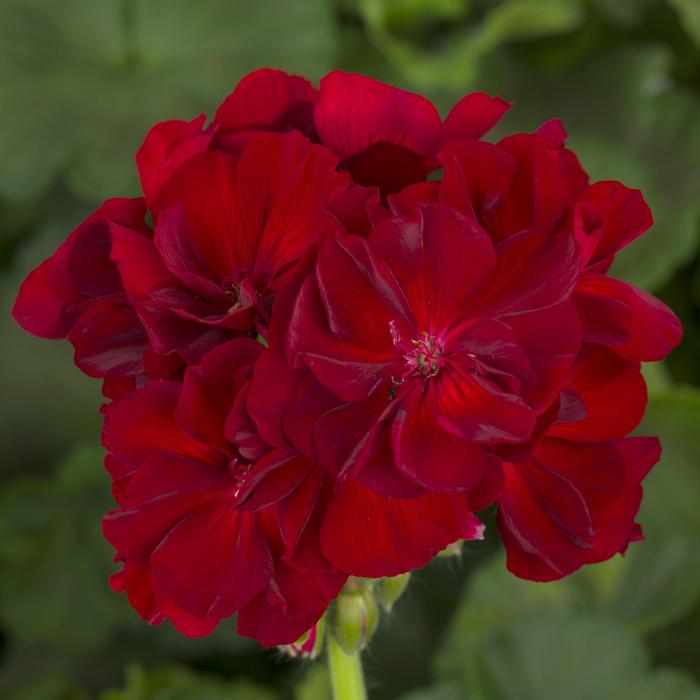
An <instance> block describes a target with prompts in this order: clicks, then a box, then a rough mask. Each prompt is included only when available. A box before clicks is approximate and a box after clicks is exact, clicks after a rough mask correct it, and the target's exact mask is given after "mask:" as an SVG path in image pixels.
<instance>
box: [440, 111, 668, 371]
mask: <svg viewBox="0 0 700 700" xmlns="http://www.w3.org/2000/svg"><path fill="white" fill-rule="evenodd" d="M565 138H566V132H565V131H564V129H563V127H562V126H561V124H560V123H559V122H558V121H553V122H548V123H547V124H545V125H544V126H543V127H541V128H540V129H539V130H538V132H537V133H536V134H517V135H515V136H509V137H507V138H505V139H503V140H502V141H500V142H499V143H498V144H488V143H483V142H476V141H467V140H462V141H459V142H454V143H451V144H449V146H448V147H447V150H446V153H444V154H443V160H444V162H445V176H444V179H443V181H442V184H441V188H440V197H441V198H442V200H443V201H447V202H448V203H449V204H450V205H451V206H454V207H456V208H458V209H459V210H460V211H463V212H464V213H466V214H468V215H470V216H473V217H474V218H475V219H476V220H477V221H479V222H480V223H481V224H482V225H483V226H484V229H485V230H486V231H488V233H489V235H490V236H491V237H492V238H493V239H494V241H502V240H506V239H507V238H509V237H510V236H514V235H517V234H519V233H520V232H521V231H523V230H526V229H532V228H535V229H537V230H539V231H542V232H546V233H548V234H549V236H550V237H556V236H557V235H559V234H560V232H562V231H563V232H566V233H567V234H571V233H573V234H574V235H575V237H576V241H577V243H578V245H579V250H580V252H581V275H580V277H579V281H578V283H577V287H576V294H575V297H574V301H575V303H576V306H577V309H578V311H579V313H580V314H581V316H582V319H583V322H584V338H585V339H586V340H589V341H591V342H596V343H601V344H604V345H608V346H609V347H610V348H611V349H612V350H613V351H614V352H616V353H618V354H620V355H622V356H623V357H628V358H630V359H636V360H642V361H656V360H661V359H663V358H664V357H665V356H666V355H667V354H668V353H669V352H670V351H671V350H672V349H673V348H674V347H675V346H676V345H678V343H679V342H680V339H681V335H682V329H681V325H680V322H679V321H678V319H677V318H676V317H675V315H674V314H673V312H672V311H671V310H670V309H669V308H668V307H667V306H666V305H665V304H663V303H662V302H660V301H659V300H658V299H655V298H654V297H653V296H652V295H650V294H648V293H647V292H645V291H643V290H641V289H637V288H635V287H633V286H632V285H630V284H627V283H625V282H622V281H620V280H617V279H614V278H613V277H609V276H608V275H607V272H608V270H609V268H610V266H611V265H612V263H613V261H614V259H615V254H616V253H617V252H618V251H619V250H621V249H622V248H624V247H625V246H627V245H628V244H630V243H631V242H632V241H634V240H635V239H636V238H638V237H639V236H641V235H642V234H643V233H644V232H645V231H646V230H647V229H649V228H650V227H651V225H652V223H653V219H652V215H651V212H650V211H649V207H648V206H647V204H646V202H645V201H644V198H643V197H642V195H641V193H640V192H639V191H638V190H632V189H630V188H628V187H625V186H624V185H622V184H621V183H619V182H612V181H603V182H596V183H593V184H589V182H588V176H587V175H586V174H585V172H584V171H583V170H582V169H581V166H580V165H579V163H578V159H577V158H576V156H575V155H574V154H573V153H572V152H571V151H569V150H568V149H566V148H565V147H564V141H565Z"/></svg>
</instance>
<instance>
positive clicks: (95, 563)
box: [0, 446, 126, 653]
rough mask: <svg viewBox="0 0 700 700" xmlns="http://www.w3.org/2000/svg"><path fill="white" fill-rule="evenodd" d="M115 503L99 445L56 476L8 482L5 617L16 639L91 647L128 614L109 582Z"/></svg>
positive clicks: (1, 587) (1, 559)
mask: <svg viewBox="0 0 700 700" xmlns="http://www.w3.org/2000/svg"><path fill="white" fill-rule="evenodd" d="M110 501H111V497H110V487H109V478H108V476H107V474H106V473H105V472H104V470H103V468H102V451H101V450H100V449H99V448H98V447H96V446H95V447H92V446H86V447H82V448H79V449H78V450H76V451H75V452H74V453H73V454H72V455H71V456H70V457H69V458H68V459H67V460H66V461H65V462H64V463H63V464H62V465H60V467H59V469H58V471H57V475H56V477H55V478H46V479H37V478H34V479H31V478H30V479H24V480H21V481H16V482H13V483H11V484H10V485H9V486H6V487H5V489H4V491H3V493H2V496H1V497H0V618H1V619H2V620H3V622H4V623H5V624H6V625H7V627H8V628H9V630H10V631H11V634H12V639H13V641H14V642H15V643H18V644H23V645H27V644H30V643H33V644H41V645H45V646H49V647H54V648H60V649H62V650H64V651H65V652H66V653H68V652H71V653H78V652H81V653H86V652H88V651H89V650H91V649H93V648H95V647H97V646H99V645H100V644H102V643H103V642H104V641H105V637H106V635H107V634H108V633H109V632H110V631H111V628H112V627H113V626H114V625H115V624H117V623H118V622H120V621H121V620H123V619H124V616H125V614H126V610H124V609H122V607H121V606H120V604H119V602H118V599H117V598H116V597H115V596H114V594H113V593H112V592H111V591H110V589H109V587H108V586H107V577H108V575H109V572H110V570H111V569H112V565H111V551H110V547H109V545H108V544H107V543H106V542H105V541H104V540H103V538H102V533H101V527H100V523H101V516H102V513H103V512H104V511H106V510H107V508H108V506H109V503H110ZM68 631H70V632H69V633H68Z"/></svg>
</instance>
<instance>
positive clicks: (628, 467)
mask: <svg viewBox="0 0 700 700" xmlns="http://www.w3.org/2000/svg"><path fill="white" fill-rule="evenodd" d="M645 407H646V387H645V385H644V380H643V378H642V376H641V373H640V371H639V363H638V362H634V361H628V360H623V359H621V358H619V357H617V356H616V355H614V354H613V353H611V352H610V351H609V350H606V349H604V348H602V347H596V346H589V347H588V348H587V350H586V351H585V352H584V353H583V355H582V357H581V360H580V361H579V362H578V363H577V365H576V369H575V371H574V373H573V377H572V379H571V381H570V383H569V384H568V386H567V387H566V388H565V389H564V390H563V391H562V392H561V395H560V396H559V397H558V398H557V400H556V401H555V402H554V403H553V405H552V407H551V409H550V410H549V411H547V412H546V413H545V414H543V417H542V421H543V426H542V430H543V432H544V435H543V436H542V437H541V438H540V439H538V440H537V441H536V442H535V444H534V446H532V447H531V448H530V449H529V450H527V451H526V452H523V453H521V454H516V455H515V457H514V458H512V461H506V463H505V465H504V484H503V490H502V493H501V496H500V499H499V503H498V526H499V530H500V532H501V537H502V538H503V541H504V543H505V546H506V551H507V553H508V568H509V569H510V570H511V571H512V572H513V573H514V574H516V575H518V576H521V577H523V578H527V579H533V580H536V581H551V580H553V579H558V578H562V577H563V576H566V575H568V574H570V573H572V572H573V571H575V570H576V569H578V568H580V567H581V566H583V565H584V564H589V563H593V562H598V561H604V560H605V559H609V558H610V557H612V556H613V555H615V554H617V553H618V552H623V551H624V550H625V549H626V548H627V546H628V544H629V543H630V541H632V540H634V539H639V537H640V533H641V531H640V530H639V527H638V526H637V525H635V522H634V519H635V517H636V515H637V512H638V510H639V506H640V503H641V499H642V487H641V485H640V484H641V481H642V479H644V477H645V476H646V475H647V473H648V472H649V470H650V469H651V468H652V467H653V466H654V464H656V462H657V461H658V459H659V455H660V448H659V443H658V440H656V439H655V438H648V437H635V438H625V437H624V436H625V435H627V434H628V433H629V432H630V431H632V430H633V429H634V428H635V427H636V425H637V423H639V421H640V420H641V418H642V416H643V415H644V409H645Z"/></svg>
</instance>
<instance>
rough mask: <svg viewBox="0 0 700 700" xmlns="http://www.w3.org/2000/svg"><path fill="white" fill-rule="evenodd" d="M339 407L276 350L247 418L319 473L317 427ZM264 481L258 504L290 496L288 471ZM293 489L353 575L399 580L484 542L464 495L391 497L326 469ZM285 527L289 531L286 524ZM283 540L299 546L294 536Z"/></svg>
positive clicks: (334, 557) (326, 547)
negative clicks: (282, 487)
mask: <svg viewBox="0 0 700 700" xmlns="http://www.w3.org/2000/svg"><path fill="white" fill-rule="evenodd" d="M336 403H337V399H336V398H335V397H334V396H333V395H332V394H331V393H330V392H328V390H327V389H325V388H324V387H323V386H322V385H321V384H320V383H319V382H318V381H317V380H315V378H314V377H313V376H310V375H309V374H308V373H305V372H303V371H299V370H294V369H291V368H290V367H288V366H287V364H286V363H285V362H284V361H283V360H282V358H280V356H279V355H278V353H277V347H276V346H275V345H273V346H272V347H271V348H270V349H268V350H266V351H265V352H264V353H263V355H262V356H261V358H260V360H259V361H258V362H257V363H256V366H255V370H254V376H253V381H252V383H251V386H250V392H249V394H248V398H247V405H246V410H247V415H248V416H249V420H252V421H253V423H254V424H255V431H256V432H257V434H258V435H260V436H262V437H261V439H264V440H265V441H266V442H268V443H269V444H273V445H278V446H279V445H281V446H287V447H288V446H290V445H291V446H293V448H294V449H295V450H297V451H298V453H299V454H301V455H304V456H306V457H307V459H308V463H309V465H317V464H318V463H319V461H318V450H317V449H316V446H315V444H314V440H313V428H314V423H315V422H317V419H318V416H319V414H323V412H324V411H325V408H326V407H327V406H328V405H334V404H336ZM348 428H349V429H352V428H351V427H350V426H348ZM260 476H261V478H260V480H259V482H258V485H257V487H256V490H257V491H258V492H257V493H256V490H252V495H253V497H254V499H255V500H257V501H260V500H261V498H262V499H264V498H265V496H264V494H265V493H266V492H269V491H270V490H271V488H272V492H273V494H274V493H275V486H274V485H275V484H276V483H281V482H283V481H284V482H285V483H286V484H287V488H291V486H290V485H289V483H290V482H289V470H288V469H286V467H285V466H284V465H281V468H279V469H276V470H274V471H272V470H271V472H270V473H269V474H262V473H260ZM293 485H294V488H297V489H298V490H304V491H305V492H306V493H307V494H308V505H307V511H308V512H311V509H313V511H314V513H315V517H317V518H318V521H317V524H318V530H317V536H318V538H319V544H320V548H321V551H322V553H323V555H324V557H325V558H327V559H328V560H329V561H331V562H332V563H333V564H334V565H335V566H337V567H338V568H339V569H341V570H343V571H344V572H346V573H347V574H351V575H355V576H366V577H373V578H379V577H382V576H395V575H397V574H400V573H404V572H406V571H411V570H412V569H416V568H419V567H421V566H423V565H425V564H426V563H428V562H429V561H430V560H431V559H432V558H433V557H434V556H435V555H436V554H437V553H438V552H440V551H441V550H443V549H444V548H445V547H447V546H448V545H450V544H452V543H453V542H456V541H458V540H473V539H481V538H482V537H483V532H484V528H483V525H482V524H481V523H480V521H479V520H478V519H477V518H476V517H475V516H474V515H473V512H472V511H473V510H475V509H476V507H477V506H476V505H475V504H474V503H473V502H472V501H471V499H469V498H467V495H466V494H464V493H455V494H446V493H430V492H427V491H426V490H425V489H420V490H417V491H416V490H412V491H411V492H410V493H405V494H402V495H401V496H399V497H390V496H387V495H385V494H384V493H383V492H381V491H379V490H376V489H374V488H371V487H369V486H367V485H366V484H364V483H363V482H362V481H361V480H357V479H354V478H352V477H351V476H349V475H346V476H345V477H344V478H334V477H333V475H332V473H331V472H329V470H327V469H326V468H324V467H321V466H315V467H313V468H310V469H309V471H308V472H307V476H306V479H305V483H304V484H303V485H302V486H301V487H299V486H296V484H293ZM493 498H495V496H494V497H493ZM493 498H492V499H491V500H493ZM297 517H300V516H297ZM305 517H307V518H308V515H306V516H305ZM293 523H294V521H293V520H292V521H290V524H292V525H293ZM281 526H282V528H283V530H284V529H285V528H286V523H285V522H282V523H281ZM285 539H287V540H288V541H290V540H294V539H295V538H294V537H293V533H290V534H289V535H287V536H286V537H285ZM370 543H371V544H370ZM307 546H308V545H307Z"/></svg>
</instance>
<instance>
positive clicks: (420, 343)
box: [389, 321, 445, 385]
mask: <svg viewBox="0 0 700 700" xmlns="http://www.w3.org/2000/svg"><path fill="white" fill-rule="evenodd" d="M389 332H390V333H391V339H392V341H393V343H394V347H395V348H396V349H397V350H399V351H400V352H401V354H402V356H403V359H404V361H405V363H406V369H405V371H404V373H403V374H402V375H401V377H400V378H399V379H398V380H397V379H392V381H393V383H394V384H395V385H400V384H403V382H404V381H406V379H408V378H409V377H414V376H423V377H425V378H426V379H430V378H431V377H434V376H435V375H436V374H437V373H438V372H439V371H440V367H442V364H443V360H442V353H443V351H444V347H445V344H444V342H443V340H442V339H441V338H439V337H438V336H435V335H430V333H428V332H427V331H423V332H422V333H421V334H420V335H419V336H418V337H417V338H413V339H412V340H409V341H406V340H404V339H403V338H401V334H400V333H399V329H398V327H397V326H396V322H395V321H392V322H391V323H390V324H389Z"/></svg>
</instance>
